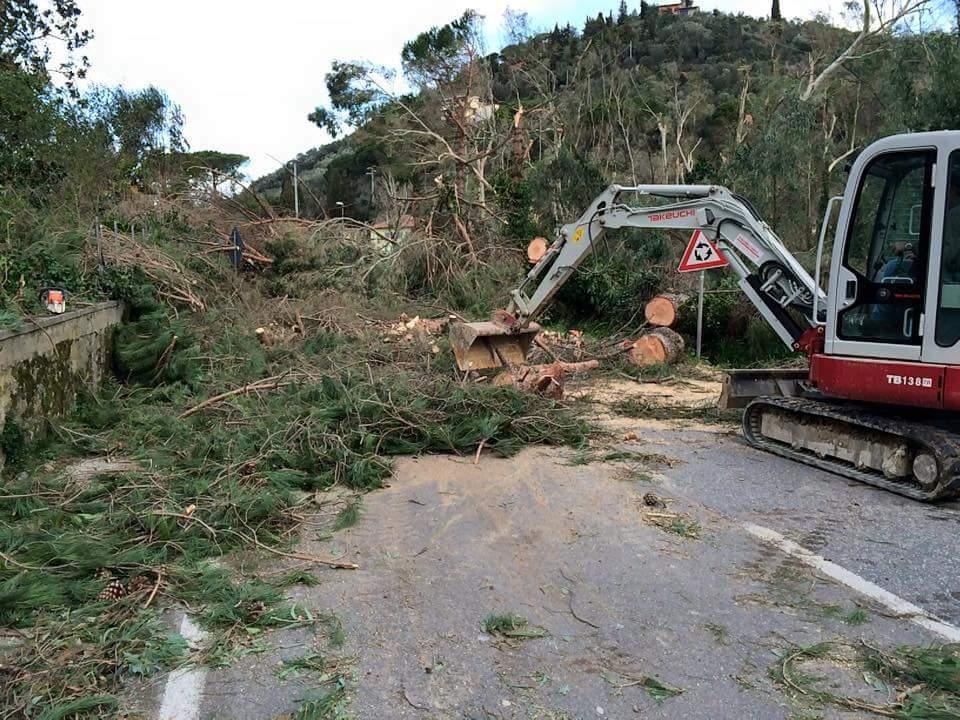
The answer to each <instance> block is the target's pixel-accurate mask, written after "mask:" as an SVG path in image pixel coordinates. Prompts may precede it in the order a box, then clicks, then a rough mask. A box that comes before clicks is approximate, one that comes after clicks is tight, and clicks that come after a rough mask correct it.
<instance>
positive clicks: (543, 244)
mask: <svg viewBox="0 0 960 720" xmlns="http://www.w3.org/2000/svg"><path fill="white" fill-rule="evenodd" d="M547 247H548V243H547V239H546V238H542V237H535V238H534V239H533V240H531V241H530V244H529V245H527V260H529V261H530V264H531V265H536V264H537V263H538V262H540V258H542V257H543V256H544V255H546V254H547Z"/></svg>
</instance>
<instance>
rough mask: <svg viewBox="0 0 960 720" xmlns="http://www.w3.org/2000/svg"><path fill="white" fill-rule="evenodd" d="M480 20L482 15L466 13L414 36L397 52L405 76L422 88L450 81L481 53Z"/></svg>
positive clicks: (469, 11)
mask: <svg viewBox="0 0 960 720" xmlns="http://www.w3.org/2000/svg"><path fill="white" fill-rule="evenodd" d="M482 21H483V16H481V15H478V14H477V13H476V12H474V11H473V10H467V11H466V12H464V13H463V15H461V16H460V17H459V18H457V19H456V20H454V21H452V22H450V23H447V24H446V25H442V26H439V27H432V28H430V29H429V30H427V31H425V32H422V33H420V34H419V35H417V37H415V38H414V39H413V40H411V41H409V42H408V43H406V44H405V45H404V46H403V51H402V52H401V53H400V59H401V61H402V62H403V72H404V74H405V75H406V76H407V78H408V79H410V80H412V81H413V82H414V83H416V84H417V85H419V86H421V87H426V86H430V85H436V84H438V83H445V82H446V83H448V82H451V81H452V80H453V79H454V78H455V77H456V76H457V74H458V73H459V72H460V71H461V70H462V69H463V68H464V66H465V65H466V64H468V63H469V62H471V61H472V60H474V59H476V57H477V56H479V55H481V54H482V52H483V41H482V27H481V23H482Z"/></svg>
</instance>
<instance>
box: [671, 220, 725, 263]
mask: <svg viewBox="0 0 960 720" xmlns="http://www.w3.org/2000/svg"><path fill="white" fill-rule="evenodd" d="M727 265H729V263H728V262H727V259H726V258H725V257H724V256H723V253H721V252H720V250H719V249H718V248H717V246H716V245H714V244H713V242H712V241H711V240H710V238H708V237H707V236H706V235H704V234H703V232H701V231H700V230H694V231H693V235H692V236H691V237H690V242H689V243H687V249H686V250H684V251H683V259H682V260H681V261H680V267H678V268H677V270H678V271H680V272H694V271H695V270H709V269H710V268H718V267H726V266H727Z"/></svg>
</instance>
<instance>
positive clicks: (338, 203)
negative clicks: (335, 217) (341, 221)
mask: <svg viewBox="0 0 960 720" xmlns="http://www.w3.org/2000/svg"><path fill="white" fill-rule="evenodd" d="M337 207H338V208H340V217H341V218H342V217H343V208H344V204H343V203H342V202H340V201H339V200H337Z"/></svg>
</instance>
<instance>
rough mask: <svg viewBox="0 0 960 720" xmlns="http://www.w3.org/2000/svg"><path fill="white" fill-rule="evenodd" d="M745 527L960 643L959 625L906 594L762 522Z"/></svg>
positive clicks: (870, 596) (905, 615)
mask: <svg viewBox="0 0 960 720" xmlns="http://www.w3.org/2000/svg"><path fill="white" fill-rule="evenodd" d="M743 527H744V529H745V530H746V531H747V532H748V533H750V534H751V535H753V536H754V537H755V538H759V539H760V540H764V541H766V542H769V543H772V544H774V545H776V546H777V547H778V548H780V549H781V550H783V552H785V553H787V554H788V555H792V556H793V557H795V558H797V559H798V560H801V561H802V562H804V563H806V564H807V565H809V566H810V567H812V568H815V569H817V570H819V571H820V572H822V573H823V574H824V575H826V576H828V577H831V578H833V579H834V580H836V581H837V582H839V583H842V584H843V585H846V586H847V587H848V588H851V589H852V590H855V591H857V592H858V593H860V594H861V595H865V596H866V597H868V598H870V599H871V600H875V601H877V602H878V603H880V604H881V605H884V606H885V607H887V608H888V609H889V610H891V611H892V612H893V613H895V614H896V615H903V616H904V619H909V620H910V621H911V622H914V623H916V624H917V625H920V626H921V627H924V628H926V629H927V630H930V631H931V632H933V633H936V634H937V635H939V636H940V637H942V638H944V639H945V640H948V641H949V642H952V643H956V642H960V628H958V627H957V626H956V625H951V624H950V623H948V622H946V621H945V620H941V619H940V618H938V617H936V616H935V615H931V614H930V613H928V612H927V611H926V610H924V609H923V608H922V607H919V606H918V605H914V604H913V603H911V602H908V601H906V600H904V599H903V598H902V597H900V596H898V595H894V594H893V593H892V592H890V591H888V590H884V589H883V588H882V587H880V586H879V585H876V584H875V583H872V582H870V581H869V580H866V579H864V578H862V577H860V576H859V575H857V574H856V573H853V572H850V571H849V570H847V569H846V568H843V567H840V566H839V565H837V564H836V563H833V562H830V561H829V560H827V559H826V558H823V557H821V556H819V555H816V554H814V553H812V552H811V551H809V550H807V549H806V548H805V547H803V546H802V545H798V544H797V543H795V542H793V541H792V540H788V539H787V538H785V537H784V536H783V535H781V534H780V533H778V532H777V531H776V530H771V529H770V528H765V527H762V526H760V525H754V524H753V523H744V524H743Z"/></svg>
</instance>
